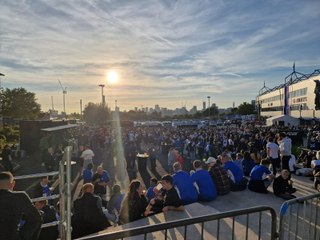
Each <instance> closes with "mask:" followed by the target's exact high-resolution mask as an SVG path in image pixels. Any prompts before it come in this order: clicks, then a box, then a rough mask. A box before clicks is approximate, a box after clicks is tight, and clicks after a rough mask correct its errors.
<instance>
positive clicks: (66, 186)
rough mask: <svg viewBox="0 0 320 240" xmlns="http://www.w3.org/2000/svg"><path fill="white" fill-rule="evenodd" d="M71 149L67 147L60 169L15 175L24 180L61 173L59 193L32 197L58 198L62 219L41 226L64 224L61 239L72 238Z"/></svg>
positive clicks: (17, 178)
mask: <svg viewBox="0 0 320 240" xmlns="http://www.w3.org/2000/svg"><path fill="white" fill-rule="evenodd" d="M71 151H72V148H71V147H70V146H68V147H66V149H65V155H64V159H63V160H62V161H60V165H59V171H55V172H47V173H36V174H29V175H22V176H16V177H14V179H15V180H23V179H28V178H40V177H44V176H55V175H59V185H60V186H59V194H56V195H52V196H48V197H39V198H33V199H31V200H32V202H37V201H42V200H49V199H57V198H59V202H60V220H59V221H54V222H51V223H46V224H42V226H41V228H45V227H50V226H55V225H62V226H63V227H62V228H60V229H61V236H60V237H61V239H63V240H65V239H66V240H70V239H71V187H72V186H71Z"/></svg>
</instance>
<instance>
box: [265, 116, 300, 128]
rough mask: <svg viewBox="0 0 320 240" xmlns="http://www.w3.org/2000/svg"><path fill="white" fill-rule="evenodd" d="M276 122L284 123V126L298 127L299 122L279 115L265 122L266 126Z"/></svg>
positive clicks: (296, 119) (293, 118)
mask: <svg viewBox="0 0 320 240" xmlns="http://www.w3.org/2000/svg"><path fill="white" fill-rule="evenodd" d="M278 122H284V123H285V125H286V126H287V125H288V124H290V125H293V126H297V125H299V123H300V120H299V119H298V118H295V117H291V116H289V115H279V116H273V117H270V118H267V121H266V123H267V126H271V125H273V124H276V123H278Z"/></svg>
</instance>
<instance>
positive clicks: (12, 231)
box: [0, 172, 41, 240]
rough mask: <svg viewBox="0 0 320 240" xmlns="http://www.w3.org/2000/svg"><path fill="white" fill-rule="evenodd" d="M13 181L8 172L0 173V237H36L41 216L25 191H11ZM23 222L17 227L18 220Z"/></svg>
mask: <svg viewBox="0 0 320 240" xmlns="http://www.w3.org/2000/svg"><path fill="white" fill-rule="evenodd" d="M14 185H15V182H14V180H13V176H12V174H11V173H10V172H1V173H0V239H1V240H2V239H3V240H4V239H5V240H20V239H28V240H36V239H38V235H39V231H40V226H41V217H40V214H39V212H38V210H37V209H36V208H35V207H34V205H33V204H32V202H31V200H30V198H29V196H28V195H27V194H26V193H25V192H18V191H13V188H14ZM21 219H23V220H24V224H23V225H22V226H20V227H19V228H18V227H17V226H18V224H19V222H20V220H21Z"/></svg>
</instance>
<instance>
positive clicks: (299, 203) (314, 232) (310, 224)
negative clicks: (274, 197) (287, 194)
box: [279, 193, 320, 240]
mask: <svg viewBox="0 0 320 240" xmlns="http://www.w3.org/2000/svg"><path fill="white" fill-rule="evenodd" d="M319 198H320V193H317V194H313V195H310V196H306V197H300V198H295V199H291V200H288V201H286V202H284V203H283V204H282V205H281V207H280V213H279V215H280V221H279V239H280V240H284V239H303V240H308V239H310V240H314V239H320V226H319V223H320V210H319V209H320V207H319V205H320V200H319Z"/></svg>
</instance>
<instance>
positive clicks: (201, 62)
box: [0, 0, 320, 111]
mask: <svg viewBox="0 0 320 240" xmlns="http://www.w3.org/2000/svg"><path fill="white" fill-rule="evenodd" d="M1 3H2V5H1V8H0V29H1V31H0V51H1V55H0V66H1V69H0V72H4V73H5V74H6V77H5V78H3V80H2V82H3V85H4V87H10V88H13V87H20V86H21V87H25V88H27V89H28V90H30V91H33V92H35V93H36V95H37V98H38V99H39V102H40V104H42V109H43V110H47V109H48V108H50V107H51V96H54V99H55V100H54V101H55V102H56V104H55V106H56V107H57V108H59V107H60V110H62V100H61V98H62V95H61V93H60V87H59V85H58V83H57V79H60V80H61V81H62V82H63V83H64V85H65V86H67V88H68V95H67V106H68V107H67V109H70V111H79V100H80V99H83V101H84V102H85V103H87V102H90V101H91V102H99V101H100V100H101V96H100V89H99V88H98V84H100V83H102V82H105V81H106V79H105V74H106V71H107V70H108V69H114V70H116V71H118V72H119V74H120V82H119V83H118V84H117V85H114V86H107V89H106V94H107V101H110V102H113V101H114V100H115V99H118V105H119V106H120V107H121V106H122V107H123V108H128V107H129V106H130V108H132V107H134V106H141V105H144V106H147V105H148V106H149V107H152V106H154V105H155V104H160V106H163V107H169V108H175V107H180V106H181V102H188V105H190V106H189V107H192V106H193V105H197V106H198V107H199V108H200V107H201V103H202V101H205V99H206V96H212V101H213V102H215V103H217V105H218V106H220V107H229V106H231V105H232V102H233V101H235V102H236V103H238V104H240V103H241V102H244V101H247V102H249V101H251V100H252V99H254V98H255V96H256V95H257V93H258V91H259V89H260V88H261V87H262V84H263V81H266V84H267V85H268V86H269V87H272V86H274V85H278V84H280V83H282V81H283V78H284V77H285V76H286V75H287V74H288V73H290V71H291V66H292V63H293V62H294V61H296V67H297V69H299V71H301V72H305V73H310V72H312V71H313V70H314V69H315V68H319V63H320V56H319V54H318V53H319V52H320V45H319V40H320V32H319V31H317V28H318V26H319V25H320V14H319V13H318V11H317V10H318V9H319V8H320V2H319V1H311V0H310V1H305V2H304V4H300V1H298V0H293V1H290V2H288V1H254V0H249V1H236V0H231V1H208V0H207V1H205V0H200V1H191V0H185V1H171V0H151V1H148V0H132V1H118V0H107V1H94V0H77V1H63V0H56V1H48V0H20V1H19V0H16V1H11V0H4V1H2V2H1ZM244 92H245V94H243V93H244ZM146 103H147V105H146Z"/></svg>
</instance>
